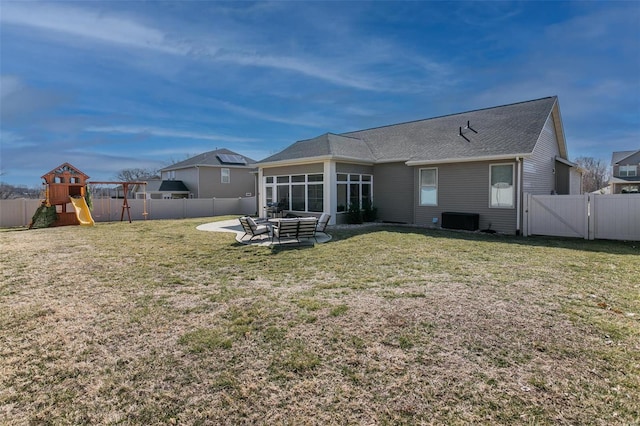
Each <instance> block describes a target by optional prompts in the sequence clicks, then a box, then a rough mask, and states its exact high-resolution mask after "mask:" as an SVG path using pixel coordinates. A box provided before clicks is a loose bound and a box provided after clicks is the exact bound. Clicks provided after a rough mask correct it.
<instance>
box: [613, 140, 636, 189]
mask: <svg viewBox="0 0 640 426" xmlns="http://www.w3.org/2000/svg"><path fill="white" fill-rule="evenodd" d="M638 169H640V149H638V150H636V151H617V152H614V153H613V155H612V156H611V179H610V180H609V186H610V188H611V194H629V193H635V194H637V193H638V192H640V176H639V175H638Z"/></svg>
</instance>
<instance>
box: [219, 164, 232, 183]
mask: <svg viewBox="0 0 640 426" xmlns="http://www.w3.org/2000/svg"><path fill="white" fill-rule="evenodd" d="M225 178H226V179H225ZM220 183H231V169H228V168H226V167H225V168H221V169H220Z"/></svg>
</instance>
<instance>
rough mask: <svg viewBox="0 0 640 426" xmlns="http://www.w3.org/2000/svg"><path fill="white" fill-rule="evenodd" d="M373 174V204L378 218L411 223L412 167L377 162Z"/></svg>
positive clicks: (413, 194)
mask: <svg viewBox="0 0 640 426" xmlns="http://www.w3.org/2000/svg"><path fill="white" fill-rule="evenodd" d="M373 174H374V176H373V204H374V206H375V207H376V208H377V209H378V220H382V221H387V222H400V223H413V203H414V197H415V183H414V172H413V168H412V167H407V166H406V165H405V164H404V163H386V164H377V165H375V166H374V167H373Z"/></svg>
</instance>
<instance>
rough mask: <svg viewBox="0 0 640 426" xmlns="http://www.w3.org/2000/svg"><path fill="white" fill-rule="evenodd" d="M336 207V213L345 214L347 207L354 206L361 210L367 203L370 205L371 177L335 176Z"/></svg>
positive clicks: (339, 174) (358, 175) (343, 174)
mask: <svg viewBox="0 0 640 426" xmlns="http://www.w3.org/2000/svg"><path fill="white" fill-rule="evenodd" d="M336 177H337V180H338V184H337V196H338V206H337V211H339V212H346V211H347V210H349V206H350V205H351V204H354V205H356V206H358V207H359V208H361V209H362V208H363V207H364V206H365V205H367V204H368V203H372V202H373V200H372V193H373V191H372V181H373V176H371V175H360V174H345V173H338V174H337V175H336Z"/></svg>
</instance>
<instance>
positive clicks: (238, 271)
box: [0, 218, 640, 425]
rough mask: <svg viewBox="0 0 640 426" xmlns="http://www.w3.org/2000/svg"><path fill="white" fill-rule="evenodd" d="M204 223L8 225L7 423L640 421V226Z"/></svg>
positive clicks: (2, 400)
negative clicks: (502, 230) (513, 232)
mask: <svg viewBox="0 0 640 426" xmlns="http://www.w3.org/2000/svg"><path fill="white" fill-rule="evenodd" d="M211 220H215V219H206V218H205V219H188V220H176V221H147V222H134V223H133V224H129V223H105V224H98V225H96V226H95V227H63V228H50V229H38V230H31V231H26V230H2V231H0V245H1V251H0V273H1V276H2V279H1V281H0V423H2V424H49V423H50V424H96V423H100V424H111V423H113V424H181V425H182V424H186V425H190V424H216V425H217V424H230V425H237V424H291V425H299V424H465V423H479V424H527V425H530V424H574V425H575V424H596V425H599V424H602V425H610V424H620V425H626V424H638V423H640V243H637V242H636V243H625V242H609V241H584V240H568V239H554V238H528V239H525V238H516V237H507V236H497V235H478V234H470V233H455V232H446V231H428V230H422V229H414V228H401V227H390V226H380V227H373V228H366V229H360V230H357V229H348V230H347V229H345V230H340V231H337V230H336V231H333V232H332V235H333V237H334V238H333V240H332V241H331V242H329V243H327V244H319V245H316V246H315V247H300V248H289V249H276V250H272V249H269V248H265V247H253V246H252V247H249V246H243V245H240V244H237V243H236V242H235V240H234V234H225V233H212V232H202V231H197V230H196V229H195V227H196V226H197V225H199V224H202V223H205V222H208V221H211Z"/></svg>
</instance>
